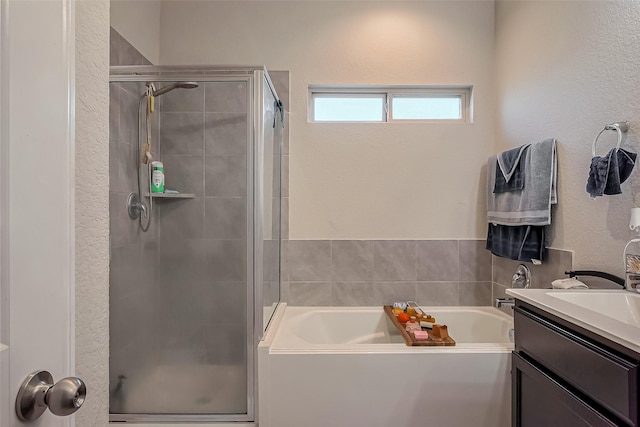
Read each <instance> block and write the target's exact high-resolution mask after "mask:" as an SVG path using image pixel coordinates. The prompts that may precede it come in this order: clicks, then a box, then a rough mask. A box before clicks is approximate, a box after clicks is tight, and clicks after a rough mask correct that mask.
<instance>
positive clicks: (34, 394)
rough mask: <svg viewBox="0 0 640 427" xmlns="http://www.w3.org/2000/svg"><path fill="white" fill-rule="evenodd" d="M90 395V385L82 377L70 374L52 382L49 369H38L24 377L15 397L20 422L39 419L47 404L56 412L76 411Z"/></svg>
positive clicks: (70, 412)
mask: <svg viewBox="0 0 640 427" xmlns="http://www.w3.org/2000/svg"><path fill="white" fill-rule="evenodd" d="M86 395H87V387H86V386H85V384H84V382H83V381H82V380H81V379H80V378H76V377H67V378H63V379H61V380H60V381H58V382H57V383H55V384H53V377H52V376H51V374H50V373H49V372H47V371H35V372H32V373H31V374H29V376H27V378H26V379H25V380H24V382H23V383H22V385H21V386H20V389H19V390H18V396H17V398H16V415H17V416H18V419H19V420H20V421H27V422H28V421H33V420H35V419H37V418H39V417H40V416H41V415H42V414H43V413H44V411H46V410H47V407H48V408H49V409H50V410H51V412H52V413H53V414H55V415H59V416H65V415H71V414H73V413H74V412H76V411H77V410H78V409H80V407H81V406H82V404H83V403H84V399H85V397H86Z"/></svg>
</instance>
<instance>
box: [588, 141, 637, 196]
mask: <svg viewBox="0 0 640 427" xmlns="http://www.w3.org/2000/svg"><path fill="white" fill-rule="evenodd" d="M636 156H637V154H636V153H633V152H631V151H627V150H623V149H622V148H620V149H615V148H612V149H611V150H610V151H609V153H608V154H607V155H606V156H604V157H599V156H596V157H594V158H592V159H591V167H590V168H589V177H588V178H587V193H589V195H590V196H591V198H592V199H595V198H596V197H598V196H602V195H604V194H606V195H608V196H612V195H615V194H620V193H622V189H621V188H620V184H622V183H623V182H625V181H626V180H627V178H629V175H631V171H632V170H633V166H635V163H636Z"/></svg>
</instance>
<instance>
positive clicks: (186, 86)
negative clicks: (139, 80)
mask: <svg viewBox="0 0 640 427" xmlns="http://www.w3.org/2000/svg"><path fill="white" fill-rule="evenodd" d="M197 87H198V83H196V82H175V83H171V84H170V85H166V86H163V87H161V88H160V89H155V88H154V89H153V91H152V92H151V94H152V95H153V96H160V95H164V94H165V93H167V92H170V91H172V90H174V89H178V88H180V89H194V88H197Z"/></svg>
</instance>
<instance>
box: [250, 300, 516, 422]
mask: <svg viewBox="0 0 640 427" xmlns="http://www.w3.org/2000/svg"><path fill="white" fill-rule="evenodd" d="M283 308H284V313H279V317H278V319H277V321H276V322H274V325H273V326H274V328H273V330H270V331H269V333H268V334H267V338H266V339H265V341H264V342H263V343H262V344H261V345H260V351H259V363H260V367H259V372H260V373H261V374H260V381H261V383H260V394H259V400H258V401H259V405H260V411H259V419H260V426H261V427H288V426H291V427H294V426H300V425H304V426H306V427H327V426H332V427H339V426H367V427H375V426H379V427H390V426H393V427H395V426H397V427H405V426H406V427H409V426H417V425H423V426H424V425H426V426H434V427H457V426H459V427H463V426H465V427H466V426H470V425H473V426H486V427H500V426H508V425H510V414H511V411H510V404H511V397H510V396H511V387H510V369H511V363H510V353H511V351H512V350H513V344H512V342H511V339H510V330H511V329H512V327H513V320H512V318H511V317H509V316H508V315H506V314H504V313H502V312H500V311H499V310H496V309H494V308H491V307H438V308H429V309H427V311H428V313H429V314H431V315H433V316H434V317H436V319H437V321H438V322H439V323H444V324H446V325H447V326H448V327H449V333H450V335H451V336H452V337H453V338H454V339H455V340H456V346H454V347H407V346H406V345H405V344H404V341H403V340H402V337H401V335H400V334H399V333H398V332H397V330H396V329H395V326H393V324H392V323H391V322H390V321H389V320H388V319H387V317H386V314H385V313H384V312H383V310H382V308H379V307H347V308H341V307H340V308H338V307H320V308H312V307H283Z"/></svg>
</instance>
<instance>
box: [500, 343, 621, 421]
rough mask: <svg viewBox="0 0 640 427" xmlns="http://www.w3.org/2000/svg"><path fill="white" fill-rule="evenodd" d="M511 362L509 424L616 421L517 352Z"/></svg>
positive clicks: (513, 354)
mask: <svg viewBox="0 0 640 427" xmlns="http://www.w3.org/2000/svg"><path fill="white" fill-rule="evenodd" d="M511 362H512V363H511V373H512V374H511V375H512V387H511V389H512V390H513V394H512V396H513V397H512V398H513V406H512V413H513V422H512V426H513V427H542V426H562V427H613V426H615V425H616V424H615V422H613V421H611V420H609V419H607V418H606V417H605V416H603V415H602V414H600V413H598V412H597V411H596V410H594V409H593V408H591V407H590V406H589V405H588V404H587V403H585V402H584V401H582V400H581V399H580V398H579V397H578V396H576V395H575V394H573V393H572V392H571V391H570V390H567V389H566V388H565V387H564V386H563V385H562V384H560V383H559V382H558V381H556V380H554V379H553V378H552V377H550V376H549V375H547V374H546V373H545V372H544V371H542V370H540V369H539V368H537V367H536V366H534V365H532V364H531V363H529V362H528V361H527V360H525V359H524V358H523V357H522V356H520V355H519V354H518V353H512V357H511Z"/></svg>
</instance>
